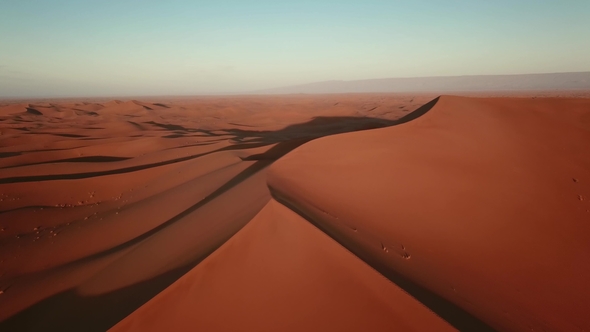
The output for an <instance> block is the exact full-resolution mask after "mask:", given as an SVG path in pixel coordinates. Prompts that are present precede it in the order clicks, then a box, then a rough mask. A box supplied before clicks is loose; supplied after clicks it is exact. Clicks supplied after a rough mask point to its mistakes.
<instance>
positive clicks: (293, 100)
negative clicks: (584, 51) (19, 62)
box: [0, 91, 590, 332]
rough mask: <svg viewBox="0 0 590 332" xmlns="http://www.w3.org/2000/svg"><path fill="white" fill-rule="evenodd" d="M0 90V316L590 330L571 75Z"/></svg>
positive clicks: (582, 168) (206, 325)
mask: <svg viewBox="0 0 590 332" xmlns="http://www.w3.org/2000/svg"><path fill="white" fill-rule="evenodd" d="M138 99H140V100H137V99H131V100H124V101H119V100H107V99H94V100H91V99H69V100H66V99H62V100H34V101H4V102H1V101H0V330H1V331H106V330H109V329H110V330H111V331H116V332H122V331H456V330H459V331H494V330H497V331H590V315H589V314H588V313H589V312H590V286H589V281H590V93H589V92H585V91H577V92H559V93H555V92H547V93H520V92H519V93H506V94H496V95H491V94H483V93H478V94H477V95H468V96H465V95H464V96H447V95H443V96H437V95H436V94H414V95H412V94H405V95H400V94H340V95H338V94H334V95H275V96H227V97H221V96H220V97H191V98H188V97H187V98H180V97H176V98H171V97H162V98H160V99H157V98H155V97H149V98H138Z"/></svg>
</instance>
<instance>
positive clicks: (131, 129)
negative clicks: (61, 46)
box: [0, 95, 432, 331]
mask: <svg viewBox="0 0 590 332" xmlns="http://www.w3.org/2000/svg"><path fill="white" fill-rule="evenodd" d="M431 98H432V97H431V96H390V95H365V96H338V95H335V96H326V97H324V98H321V99H318V98H307V97H301V96H284V97H268V98H259V97H256V98H254V97H234V98H210V97H207V98H195V99H190V100H185V99H181V100H179V99H174V100H161V101H153V102H145V101H137V100H132V101H111V102H108V101H107V102H101V103H97V102H92V101H35V102H33V103H31V102H29V103H20V104H9V105H3V106H2V107H0V132H1V136H0V193H1V197H0V291H1V292H2V293H1V294H0V320H1V321H2V322H0V329H8V330H46V329H53V330H62V331H63V330H75V331H79V330H85V331H92V330H95V331H103V330H106V329H108V328H109V327H111V326H112V325H114V324H115V323H116V322H118V321H119V320H121V319H122V318H124V317H125V316H126V315H128V314H129V313H131V312H132V311H133V310H135V309H136V308H138V307H139V306H141V305H142V304H143V303H145V302H146V301H147V300H149V299H150V298H151V297H153V296H154V295H156V294H157V293H159V292H160V291H162V290H163V289H165V288H166V287H167V286H169V285H170V284H171V283H173V282H174V281H175V280H176V279H178V278H179V277H181V276H182V275H183V274H185V273H186V272H187V271H189V270H190V269H191V268H193V267H194V266H195V265H197V264H198V263H199V262H200V261H201V260H202V259H203V258H205V257H206V256H207V255H209V254H210V253H211V252H212V251H214V250H215V249H216V248H217V247H219V246H220V245H222V244H223V243H224V242H225V241H226V240H227V239H229V238H230V237H231V236H232V235H233V234H234V233H236V232H237V231H238V230H239V229H240V228H241V227H242V226H243V225H245V224H246V223H247V222H248V221H249V220H250V219H252V217H254V215H256V214H257V213H258V211H259V210H260V209H261V208H262V207H263V206H264V205H265V204H266V203H267V202H268V200H269V199H270V195H269V192H268V189H267V186H266V176H265V170H266V167H267V166H268V165H270V164H271V163H272V162H273V161H274V160H276V159H278V158H280V157H281V156H283V155H284V154H286V153H288V152H289V151H290V150H292V149H294V148H296V147H297V146H299V145H301V144H303V143H305V142H307V141H309V140H311V139H314V138H317V137H320V136H323V135H328V134H334V133H338V132H346V131H354V130H358V129H366V128H376V127H382V126H387V125H390V124H392V123H394V121H395V119H397V118H399V117H401V116H403V115H404V114H406V113H408V112H409V111H411V110H413V109H415V108H417V107H419V106H420V105H421V104H423V103H424V102H426V101H428V100H429V99H431ZM27 107H30V108H34V109H36V110H38V111H39V112H40V113H41V115H38V114H29V113H27V112H26V108H27ZM65 115H67V116H65ZM365 116H369V117H365Z"/></svg>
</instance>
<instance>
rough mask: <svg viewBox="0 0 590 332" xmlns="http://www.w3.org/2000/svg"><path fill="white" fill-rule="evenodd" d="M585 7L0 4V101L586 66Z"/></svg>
mask: <svg viewBox="0 0 590 332" xmlns="http://www.w3.org/2000/svg"><path fill="white" fill-rule="evenodd" d="M589 16H590V2H587V1H586V2H583V1H562V2H543V3H538V2H535V1H531V0H526V1H520V2H519V3H513V2H509V1H506V0H503V1H496V2H493V3H491V2H484V1H472V2H464V1H459V0H454V1H448V2H445V3H444V4H442V3H440V2H437V1H434V0H429V1H416V2H412V3H409V2H408V3H403V4H400V3H394V2H385V1H375V0H372V1H365V2H362V3H361V2H356V3H355V2H352V1H340V2H336V1H300V2H297V3H290V2H280V1H222V2H216V3H215V4H211V3H202V2H200V1H196V2H193V1H168V2H166V3H164V2H157V1H153V0H152V1H103V2H100V3H94V4H88V3H81V2H78V1H71V0H60V1H51V3H48V2H46V1H40V0H34V1H19V2H12V3H6V2H3V3H2V4H0V49H1V50H2V51H1V52H0V97H3V98H11V97H13V98H20V97H22V98H24V97H92V96H132V95H138V96H139V95H195V94H231V93H245V92H252V91H256V90H264V89H273V88H279V87H285V86H293V85H300V84H308V83H313V82H325V81H354V80H369V79H381V78H404V77H405V78H411V77H440V76H471V75H512V74H537V73H564V72H566V73H567V72H588V71H590V63H589V62H588V61H587V59H589V58H590V43H588V42H587V40H586V39H587V32H588V31H590V21H589V20H587V17H589Z"/></svg>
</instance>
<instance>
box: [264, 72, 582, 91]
mask: <svg viewBox="0 0 590 332" xmlns="http://www.w3.org/2000/svg"><path fill="white" fill-rule="evenodd" d="M588 90H590V72H574V73H554V74H523V75H474V76H439V77H408V78H381V79H366V80H352V81H325V82H315V83H308V84H301V85H295V86H287V87H281V88H274V89H267V90H262V91H258V93H262V94H285V93H309V94H318V93H367V92H381V93H383V92H389V93H391V92H397V93H415V92H430V93H453V94H457V93H463V94H464V93H474V92H484V93H485V94H486V95H489V93H490V92H494V94H495V95H497V94H508V95H515V94H516V95H520V94H522V93H521V92H520V91H546V92H551V93H550V95H555V93H556V92H557V91H561V92H562V93H563V92H565V93H566V94H567V95H569V96H572V95H577V94H579V93H582V94H583V93H585V92H587V91H588Z"/></svg>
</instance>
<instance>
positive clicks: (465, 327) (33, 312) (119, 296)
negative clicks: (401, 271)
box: [0, 98, 491, 331]
mask: <svg viewBox="0 0 590 332" xmlns="http://www.w3.org/2000/svg"><path fill="white" fill-rule="evenodd" d="M437 101H438V98H436V99H434V100H432V101H430V102H429V103H427V104H425V105H423V106H422V107H420V108H419V109H417V110H416V111H414V112H412V113H410V114H408V115H406V116H405V117H403V118H400V119H398V120H394V121H391V120H384V119H374V118H352V117H336V118H316V119H314V120H312V121H310V122H308V123H303V124H296V125H292V126H289V127H287V128H285V129H283V130H279V131H275V132H270V131H248V130H238V129H230V130H226V131H225V132H227V133H228V134H230V135H233V136H234V140H235V141H236V142H240V143H238V144H235V145H233V146H230V147H228V148H223V149H219V150H215V151H212V152H208V153H204V154H199V155H194V156H189V157H184V158H178V159H173V160H167V161H163V162H159V163H155V164H149V165H141V166H137V167H128V168H122V169H118V170H115V171H106V172H93V173H79V174H65V175H45V176H44V175H39V176H34V177H22V178H4V179H0V183H11V182H28V181H50V180H57V179H78V178H85V177H93V176H102V175H108V174H115V173H125V172H133V171H136V170H140V169H145V168H149V167H157V166H161V165H166V164H170V163H176V162H181V161H185V160H190V159H195V158H198V157H200V156H203V155H206V154H210V153H214V152H218V151H223V150H234V149H245V148H252V147H258V146H266V145H270V144H276V145H275V146H274V147H272V148H271V149H269V150H268V151H266V152H264V153H261V154H258V155H253V156H250V157H248V158H244V159H245V160H255V161H256V162H255V163H253V164H252V165H251V166H249V167H248V168H247V169H245V170H244V171H242V172H240V173H239V174H238V175H236V176H235V177H234V178H232V179H231V180H229V181H228V182H226V183H225V184H224V185H222V186H221V187H219V188H218V189H217V190H215V191H214V192H213V193H211V194H210V195H209V196H207V197H205V198H204V199H202V200H200V201H199V202H196V203H195V204H194V205H193V206H191V207H189V208H188V209H186V210H184V211H182V212H180V213H179V214H177V215H176V216H174V217H173V218H171V219H169V220H167V221H165V222H164V223H162V224H161V225H160V226H158V227H156V228H154V229H152V230H150V231H149V232H146V233H144V234H141V235H139V236H138V237H136V238H134V239H132V240H130V241H127V242H125V243H122V244H120V245H118V246H116V247H114V248H110V249H108V250H105V251H103V252H100V253H97V254H94V255H92V256H88V257H85V258H82V259H80V260H77V261H74V262H70V263H68V264H66V265H72V266H73V265H75V264H80V263H84V262H89V261H92V260H94V259H97V258H100V257H104V256H106V255H109V254H112V253H115V252H118V251H120V250H124V249H126V248H129V247H130V246H133V245H135V244H137V243H139V242H141V241H143V240H146V239H148V238H149V237H151V236H153V235H154V234H156V233H158V232H160V231H162V230H163V229H165V228H167V227H169V226H170V225H172V224H174V223H176V222H178V221H179V220H182V219H183V218H185V217H186V216H188V215H189V214H191V213H192V212H194V211H196V210H198V209H199V208H201V207H203V206H204V205H206V204H207V203H209V202H211V201H213V200H214V199H215V198H217V197H219V196H220V195H222V194H223V193H225V192H227V191H228V190H230V189H232V188H234V187H235V186H236V185H238V184H240V183H241V182H243V181H245V180H246V179H248V178H250V177H252V176H253V175H255V174H257V173H258V172H260V171H262V170H263V169H264V168H266V167H268V166H269V165H270V164H272V162H273V161H275V160H277V159H279V158H280V157H282V156H284V155H285V154H287V153H289V152H290V151H292V150H293V149H295V148H297V147H298V146H300V145H302V144H304V143H306V142H308V141H310V140H313V139H315V138H319V137H323V136H327V135H333V134H338V133H345V132H351V131H358V130H364V129H373V128H381V127H387V126H393V125H397V124H402V123H405V122H408V121H411V120H413V119H415V118H417V117H419V116H421V115H423V114H425V113H426V112H428V111H429V110H430V109H431V108H432V107H433V106H434V105H435V104H436V103H437ZM178 129H179V128H174V130H178ZM244 142H247V143H244ZM277 198H278V197H277ZM279 199H280V198H279ZM283 203H284V202H283ZM292 208H294V207H292ZM294 210H295V211H296V212H298V211H297V210H296V209H295V208H294ZM299 213H300V212H299ZM303 216H304V215H303ZM304 217H305V216H304ZM306 219H308V220H310V219H309V218H306ZM310 222H312V224H314V225H315V223H314V222H313V221H312V220H310ZM244 225H245V223H244V224H242V225H239V227H237V229H233V230H231V231H229V232H228V233H227V234H223V236H221V237H220V238H221V239H222V240H220V241H219V242H217V243H215V244H214V245H213V246H209V247H206V248H201V249H202V250H201V251H200V252H199V253H198V254H196V255H195V257H196V258H194V259H193V260H192V261H190V262H189V263H188V264H186V265H183V266H180V267H178V266H177V267H173V268H171V269H170V270H168V271H167V272H165V273H163V274H161V275H159V276H157V277H155V278H152V279H149V280H146V281H142V282H139V283H136V284H134V285H132V286H128V287H125V288H121V289H118V290H116V291H113V292H110V293H106V294H102V295H99V296H82V295H80V294H79V293H78V292H77V290H76V289H69V290H67V291H64V292H61V293H58V294H55V295H53V296H51V297H49V298H46V299H44V300H42V301H40V302H38V303H36V304H34V305H32V306H30V307H29V308H27V309H25V310H23V311H21V312H19V313H17V314H16V315H14V316H12V317H10V318H8V319H6V320H5V321H3V322H0V331H105V330H107V329H108V328H110V327H112V326H113V325H114V324H116V323H117V322H118V321H120V320H121V319H123V318H124V317H126V316H127V315H129V314H130V313H131V312H133V311H134V310H135V309H137V308H138V307H139V306H141V305H143V304H144V303H145V302H147V301H148V300H150V299H151V298H152V297H154V296H155V295H156V294H158V293H159V292H161V291H162V290H164V289H165V288H166V287H168V286H169V285H170V284H172V283H173V282H174V281H176V280H177V279H178V278H180V277H181V276H182V275H184V274H185V273H186V272H188V271H189V270H190V269H192V268H193V267H195V266H196V265H197V264H198V263H199V262H201V261H202V260H203V259H204V258H206V257H207V256H208V255H209V254H211V253H212V252H213V251H215V250H216V249H217V248H218V247H219V246H221V245H222V244H223V243H224V242H225V241H226V240H227V239H229V238H230V237H231V236H233V235H234V234H235V233H236V232H237V231H239V229H241V227H243V226H244ZM316 226H317V225H316ZM361 258H363V257H361ZM367 263H369V264H370V265H371V266H373V267H374V268H376V269H377V270H378V271H380V272H381V273H382V274H383V275H385V276H386V277H387V278H388V279H389V280H391V281H392V282H394V283H396V284H398V285H399V286H400V287H402V288H403V289H404V290H406V291H407V292H408V293H410V294H412V295H413V296H414V297H416V298H417V299H418V300H419V301H421V302H422V303H423V304H425V305H426V306H428V307H429V308H430V309H431V310H433V311H434V312H436V313H437V314H438V315H439V316H441V317H442V318H444V319H445V320H447V321H448V322H449V323H450V324H452V325H453V326H455V327H456V328H458V329H459V330H462V331H489V330H491V329H490V328H489V327H488V326H486V325H485V324H484V323H482V322H481V321H479V320H478V319H476V318H474V317H473V316H471V315H470V314H468V313H467V312H465V311H463V310H462V309H460V308H458V307H456V306H455V305H453V304H452V303H450V302H448V301H446V300H444V299H443V298H441V297H439V296H437V295H436V294H434V293H432V292H430V291H428V290H426V289H424V288H421V287H420V286H418V285H416V284H414V283H413V282H412V281H410V280H406V279H404V278H402V277H400V276H399V275H397V274H395V273H394V272H392V271H388V270H387V269H385V268H383V267H380V266H375V265H374V264H372V262H370V261H367ZM61 267H63V266H61Z"/></svg>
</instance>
